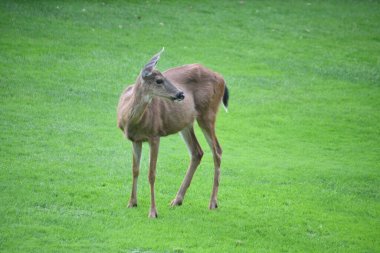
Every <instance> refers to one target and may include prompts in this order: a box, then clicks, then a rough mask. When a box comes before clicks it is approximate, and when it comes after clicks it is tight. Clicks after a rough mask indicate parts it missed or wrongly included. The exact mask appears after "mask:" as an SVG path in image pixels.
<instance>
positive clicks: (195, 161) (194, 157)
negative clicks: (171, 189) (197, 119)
mask: <svg viewBox="0 0 380 253" xmlns="http://www.w3.org/2000/svg"><path fill="white" fill-rule="evenodd" d="M181 135H182V137H183V139H184V141H185V143H186V146H187V148H188V150H189V153H190V157H191V160H190V165H189V168H188V169H187V172H186V176H185V178H184V179H183V181H182V184H181V187H180V188H179V190H178V192H177V195H176V197H175V199H174V200H173V201H172V202H171V205H172V206H180V205H182V201H183V198H184V197H185V194H186V191H187V189H188V188H189V186H190V183H191V180H192V178H193V176H194V173H195V171H196V169H197V167H198V165H199V164H200V162H201V159H202V156H203V151H202V148H201V146H200V145H199V143H198V140H197V138H196V137H195V133H194V128H193V125H191V126H189V127H187V128H185V129H184V130H182V131H181Z"/></svg>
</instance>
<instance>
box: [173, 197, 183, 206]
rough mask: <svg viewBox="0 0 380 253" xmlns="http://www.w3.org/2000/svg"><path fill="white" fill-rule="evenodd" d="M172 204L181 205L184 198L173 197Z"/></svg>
mask: <svg viewBox="0 0 380 253" xmlns="http://www.w3.org/2000/svg"><path fill="white" fill-rule="evenodd" d="M170 205H171V206H173V207H174V206H181V205H182V200H178V199H177V198H175V199H173V201H172V202H171V203H170Z"/></svg>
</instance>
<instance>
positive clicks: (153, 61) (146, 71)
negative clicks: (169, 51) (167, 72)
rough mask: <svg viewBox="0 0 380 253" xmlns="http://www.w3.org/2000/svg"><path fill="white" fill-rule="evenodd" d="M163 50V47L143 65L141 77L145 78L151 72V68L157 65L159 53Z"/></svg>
mask: <svg viewBox="0 0 380 253" xmlns="http://www.w3.org/2000/svg"><path fill="white" fill-rule="evenodd" d="M163 51H164V48H162V49H161V51H160V52H159V53H157V54H155V55H154V56H153V57H152V59H150V61H149V62H148V63H147V64H146V65H145V66H144V68H143V69H142V71H141V76H142V77H143V78H146V77H148V76H150V75H151V74H152V72H153V69H154V67H155V66H156V65H157V62H158V60H159V59H160V55H161V53H162V52H163Z"/></svg>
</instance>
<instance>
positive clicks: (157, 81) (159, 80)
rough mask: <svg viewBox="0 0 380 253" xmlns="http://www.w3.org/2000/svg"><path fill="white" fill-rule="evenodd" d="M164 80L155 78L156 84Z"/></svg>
mask: <svg viewBox="0 0 380 253" xmlns="http://www.w3.org/2000/svg"><path fill="white" fill-rule="evenodd" d="M163 82H164V80H162V79H157V80H156V84H161V83H163Z"/></svg>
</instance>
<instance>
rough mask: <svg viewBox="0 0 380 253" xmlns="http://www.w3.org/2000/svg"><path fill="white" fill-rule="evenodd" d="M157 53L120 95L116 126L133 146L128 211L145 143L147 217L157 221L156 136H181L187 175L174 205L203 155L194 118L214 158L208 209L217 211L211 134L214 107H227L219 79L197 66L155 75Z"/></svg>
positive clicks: (217, 151) (216, 149) (215, 146)
mask: <svg viewBox="0 0 380 253" xmlns="http://www.w3.org/2000/svg"><path fill="white" fill-rule="evenodd" d="M162 52H163V49H162V50H161V52H159V53H158V54H156V55H155V56H153V57H152V59H151V60H150V61H149V63H148V64H146V65H145V67H144V68H143V69H142V71H141V73H140V75H139V76H138V77H137V79H136V82H135V84H133V85H131V86H129V87H127V88H126V89H125V90H124V92H123V93H122V95H121V97H120V101H119V105H118V112H117V115H118V126H119V128H120V129H121V130H122V131H123V133H124V134H125V136H126V137H127V138H128V139H129V140H131V141H132V146H133V164H132V172H133V185H132V193H131V198H130V201H129V205H128V207H136V206H137V193H136V192H137V178H138V176H139V168H140V158H141V149H142V142H146V141H147V142H148V143H149V146H150V165H149V183H150V192H151V208H150V212H149V217H151V218H156V217H157V210H156V203H155V195H154V182H155V177H156V162H157V156H158V148H159V143H160V137H161V136H167V135H170V134H174V133H177V132H180V133H181V135H182V137H183V139H184V140H185V142H186V145H187V148H188V150H189V153H190V156H191V160H190V165H189V168H188V170H187V173H186V176H185V178H184V180H183V182H182V184H181V187H180V188H179V190H178V192H177V195H176V197H175V199H174V200H173V201H172V202H171V205H172V206H179V205H181V204H182V202H183V199H184V196H185V193H186V190H187V188H188V187H189V186H190V183H191V179H192V178H193V175H194V172H195V170H196V169H197V167H198V165H199V163H200V161H201V159H202V156H203V151H202V148H201V147H200V145H199V143H198V141H197V138H196V137H195V133H194V128H193V123H194V120H195V119H196V120H197V122H198V124H199V126H200V128H201V129H202V131H203V133H204V135H205V137H206V140H207V142H208V144H209V145H210V147H211V150H212V154H213V158H214V166H215V172H214V186H213V189H212V194H211V200H210V205H209V208H210V209H214V208H217V207H218V204H217V195H218V187H219V177H220V163H221V156H222V149H221V147H220V145H219V142H218V139H217V138H216V135H215V120H216V115H217V112H218V108H219V104H220V103H221V102H222V101H223V104H224V106H225V108H227V106H228V98H229V95H228V89H227V87H226V85H225V81H224V79H223V78H222V76H221V75H219V74H218V73H215V72H213V71H211V70H209V69H207V68H205V67H203V66H202V65H200V64H190V65H185V66H181V67H176V68H172V69H169V70H167V71H165V72H163V73H161V72H160V71H158V70H156V69H155V66H156V64H157V62H158V60H159V58H160V55H161V53H162Z"/></svg>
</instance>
